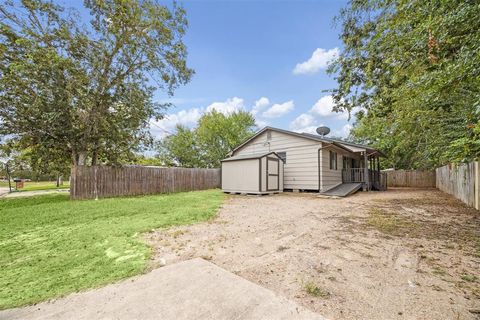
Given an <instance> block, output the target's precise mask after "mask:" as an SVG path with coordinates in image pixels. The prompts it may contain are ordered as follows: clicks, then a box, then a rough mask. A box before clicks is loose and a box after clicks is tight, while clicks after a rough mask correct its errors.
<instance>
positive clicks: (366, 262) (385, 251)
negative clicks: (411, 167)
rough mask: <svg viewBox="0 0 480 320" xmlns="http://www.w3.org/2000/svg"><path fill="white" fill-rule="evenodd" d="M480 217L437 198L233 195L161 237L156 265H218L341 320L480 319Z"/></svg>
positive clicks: (426, 194)
mask: <svg viewBox="0 0 480 320" xmlns="http://www.w3.org/2000/svg"><path fill="white" fill-rule="evenodd" d="M479 237H480V213H479V212H478V211H475V210H473V209H469V208H467V207H466V206H464V205H463V204H462V203H461V202H459V201H457V200H455V199H453V198H452V197H450V196H448V195H446V194H444V193H441V192H440V191H436V190H412V189H394V190H389V191H388V192H370V193H357V194H356V195H354V196H351V197H348V198H345V199H325V198H319V197H317V196H316V195H315V194H293V193H284V194H281V195H274V196H263V197H259V196H231V197H230V198H229V199H228V200H227V202H226V203H225V204H224V205H223V208H222V209H221V210H220V213H219V214H218V216H217V218H216V219H215V220H213V221H211V222H209V223H203V224H198V225H193V226H188V227H185V226H184V227H179V228H173V229H169V230H166V231H155V232H153V231H152V232H151V233H149V234H148V235H147V239H148V241H149V242H150V243H151V244H153V246H154V248H155V260H154V261H153V262H152V264H153V265H158V264H165V263H166V264H171V263H174V262H177V261H181V260H187V259H191V258H194V257H202V258H204V259H208V260H210V261H211V262H213V263H215V264H216V265H218V266H220V267H222V268H225V269H227V270H229V271H232V272H234V273H236V274H238V275H240V276H242V277H244V278H246V279H248V280H250V281H253V282H255V283H257V284H260V285H262V286H264V287H267V288H268V289H271V290H273V291H275V292H276V293H278V294H279V295H282V296H284V297H287V298H289V299H293V300H295V301H297V302H298V303H300V304H302V305H304V306H306V307H307V308H309V309H310V310H313V311H316V312H319V313H320V314H322V315H324V316H326V317H329V318H333V319H479V318H480V268H479V267H480V240H479V239H480V238H479Z"/></svg>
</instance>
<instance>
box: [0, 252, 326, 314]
mask: <svg viewBox="0 0 480 320" xmlns="http://www.w3.org/2000/svg"><path fill="white" fill-rule="evenodd" d="M0 319H2V320H3V319H25V320H29V319H30V320H32V319H36V320H40V319H77V320H80V319H85V320H87V319H88V320H91V319H162V320H168V319H172V320H173V319H175V320H181V319H185V320H187V319H232V320H233V319H235V320H241V319H245V320H246V319H319V320H320V319H324V318H323V317H322V316H320V315H318V314H315V313H312V312H310V311H309V310H306V309H304V308H303V307H301V306H299V305H297V304H295V303H294V302H291V301H289V300H287V299H285V298H283V297H279V296H277V295H275V293H273V292H272V291H270V290H268V289H265V288H263V287H260V286H258V285H256V284H254V283H252V282H249V281H247V280H245V279H243V278H241V277H239V276H237V275H235V274H233V273H230V272H227V271H225V270H224V269H221V268H220V267H217V266H216V265H214V264H212V263H210V262H207V261H205V260H202V259H198V258H197V259H193V260H188V261H184V262H180V263H177V264H172V265H168V266H166V267H163V268H160V269H155V270H153V271H152V272H150V273H148V274H145V275H142V276H139V277H136V278H134V279H127V280H125V281H122V282H119V283H116V284H113V285H109V286H106V287H104V288H101V289H95V290H90V291H87V292H83V293H76V294H72V295H69V296H67V297H65V298H62V299H59V300H56V301H53V302H50V303H49V302H44V303H41V304H38V305H35V306H30V307H26V308H19V309H10V310H5V311H1V312H0Z"/></svg>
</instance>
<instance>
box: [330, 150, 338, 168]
mask: <svg viewBox="0 0 480 320" xmlns="http://www.w3.org/2000/svg"><path fill="white" fill-rule="evenodd" d="M330 170H337V153H336V152H335V151H330Z"/></svg>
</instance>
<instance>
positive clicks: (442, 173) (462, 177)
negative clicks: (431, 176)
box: [436, 161, 480, 209]
mask: <svg viewBox="0 0 480 320" xmlns="http://www.w3.org/2000/svg"><path fill="white" fill-rule="evenodd" d="M479 171H480V170H479V162H478V161H476V162H471V163H466V164H460V165H454V164H451V165H447V166H443V167H440V168H437V170H436V175H437V188H438V189H440V190H442V191H443V192H446V193H449V194H451V195H453V196H454V197H455V198H457V199H460V200H461V201H463V202H464V203H466V204H467V205H469V206H471V207H474V208H476V209H480V185H479V184H480V181H479V180H480V172H479Z"/></svg>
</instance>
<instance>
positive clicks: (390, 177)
mask: <svg viewBox="0 0 480 320" xmlns="http://www.w3.org/2000/svg"><path fill="white" fill-rule="evenodd" d="M383 172H384V173H386V174H387V187H410V188H435V171H433V170H432V171H430V170H428V171H423V170H385V171H383Z"/></svg>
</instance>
